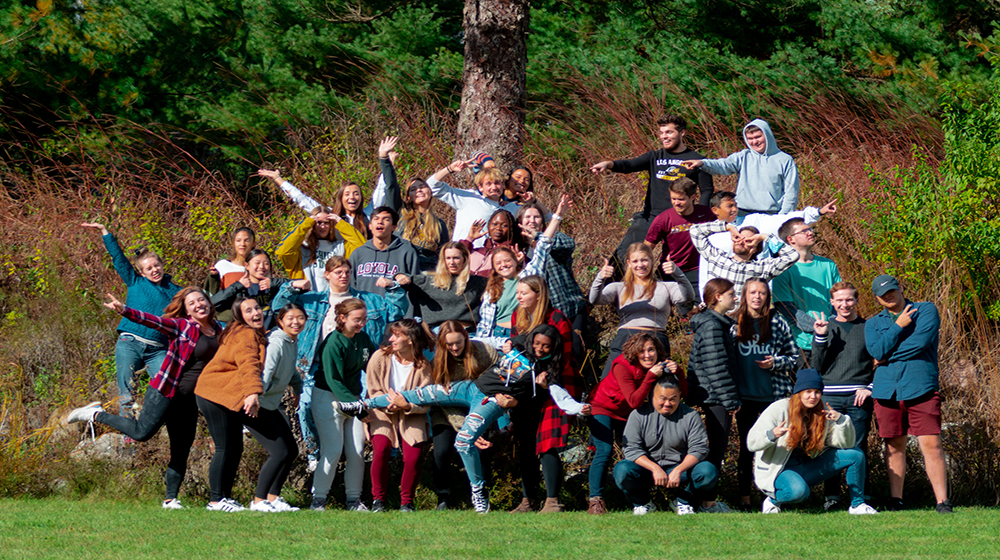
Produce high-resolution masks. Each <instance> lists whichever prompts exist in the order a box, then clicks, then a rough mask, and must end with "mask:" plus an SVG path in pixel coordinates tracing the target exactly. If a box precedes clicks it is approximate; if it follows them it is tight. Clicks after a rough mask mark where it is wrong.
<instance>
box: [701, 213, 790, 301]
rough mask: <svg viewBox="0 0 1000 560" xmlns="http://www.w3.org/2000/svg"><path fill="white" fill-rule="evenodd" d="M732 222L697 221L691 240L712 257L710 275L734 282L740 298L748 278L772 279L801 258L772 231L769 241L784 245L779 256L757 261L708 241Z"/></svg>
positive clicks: (702, 252) (709, 259)
mask: <svg viewBox="0 0 1000 560" xmlns="http://www.w3.org/2000/svg"><path fill="white" fill-rule="evenodd" d="M728 225H729V224H727V223H726V222H723V221H721V220H716V221H714V222H706V223H703V224H694V225H692V226H691V229H690V232H691V243H693V244H694V247H695V249H698V252H699V253H701V255H702V256H703V257H705V260H706V261H708V277H709V278H724V279H726V280H729V281H730V282H732V283H733V285H734V291H735V292H736V298H737V299H739V297H740V294H741V293H743V284H746V282H747V280H750V279H751V278H760V279H761V280H763V281H765V282H768V281H770V280H771V279H772V278H774V277H775V276H777V275H779V274H781V273H782V272H784V271H786V270H788V269H789V268H791V266H792V265H793V264H795V262H796V261H798V260H799V253H798V252H797V251H796V250H795V249H794V248H793V247H792V246H791V245H787V244H785V243H781V241H780V240H778V238H777V237H775V236H773V235H772V236H770V238H769V239H768V241H767V242H768V243H769V244H770V243H772V242H775V243H778V244H780V246H781V249H780V250H779V251H778V254H777V256H774V257H768V258H766V259H761V260H756V261H748V262H740V261H738V260H736V259H735V258H733V255H730V254H727V253H726V252H724V251H722V250H721V249H719V248H718V247H716V246H715V245H712V244H711V243H709V242H708V236H709V235H711V234H713V233H722V232H724V231H726V229H727V226H728Z"/></svg>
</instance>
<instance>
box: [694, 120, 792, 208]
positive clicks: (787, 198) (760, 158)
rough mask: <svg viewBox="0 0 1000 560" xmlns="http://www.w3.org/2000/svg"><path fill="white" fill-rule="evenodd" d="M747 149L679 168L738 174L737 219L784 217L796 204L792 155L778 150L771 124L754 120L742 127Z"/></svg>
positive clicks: (697, 160) (715, 173)
mask: <svg viewBox="0 0 1000 560" xmlns="http://www.w3.org/2000/svg"><path fill="white" fill-rule="evenodd" d="M743 141H744V142H745V143H746V145H747V147H746V149H743V150H740V151H738V152H736V153H733V154H730V155H729V157H726V158H722V159H692V160H691V161H685V162H683V163H682V164H681V165H683V166H684V167H686V168H688V169H699V168H700V169H701V170H702V171H704V172H705V173H709V174H711V175H732V174H733V173H739V174H740V178H739V181H738V182H737V183H736V205H737V206H739V207H740V216H745V215H747V214H786V213H788V212H792V211H793V210H795V208H796V207H798V205H799V169H798V167H796V165H795V160H794V159H792V156H790V155H788V154H786V153H785V152H782V151H781V150H779V149H778V144H777V142H775V141H774V134H773V133H771V125H769V124H768V123H767V121H765V120H763V119H754V120H752V121H750V122H749V123H747V125H746V126H744V127H743Z"/></svg>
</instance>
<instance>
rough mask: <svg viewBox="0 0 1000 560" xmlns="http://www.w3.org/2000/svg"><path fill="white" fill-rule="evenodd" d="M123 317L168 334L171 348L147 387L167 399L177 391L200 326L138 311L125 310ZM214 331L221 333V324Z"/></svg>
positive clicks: (190, 320) (195, 344)
mask: <svg viewBox="0 0 1000 560" xmlns="http://www.w3.org/2000/svg"><path fill="white" fill-rule="evenodd" d="M122 316H123V317H125V318H126V319H128V320H129V321H133V322H135V323H139V324H140V325H145V326H147V327H150V328H152V329H156V330H158V331H160V332H161V333H163V334H165V335H167V337H168V338H169V339H170V345H169V346H168V347H167V356H166V357H165V358H164V359H163V365H162V366H160V371H159V372H157V374H156V375H155V376H154V377H153V378H152V379H150V380H149V386H150V387H152V388H154V389H156V390H157V391H159V392H160V394H161V395H163V396H164V397H166V398H168V399H170V398H173V396H174V393H175V392H177V383H179V382H180V380H181V373H183V371H184V364H186V363H187V361H188V359H189V358H190V357H191V354H193V353H194V348H195V346H197V345H198V337H199V336H200V335H201V327H200V326H199V325H198V322H197V321H195V320H194V319H187V318H184V319H168V318H166V317H160V316H159V315H152V314H149V313H144V312H142V311H139V310H138V309H132V308H129V307H126V308H125V312H124V313H122ZM214 326H215V330H216V332H221V331H222V325H221V324H220V323H219V322H218V321H216V322H215V325H214Z"/></svg>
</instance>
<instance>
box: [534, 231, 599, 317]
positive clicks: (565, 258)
mask: <svg viewBox="0 0 1000 560" xmlns="http://www.w3.org/2000/svg"><path fill="white" fill-rule="evenodd" d="M539 238H541V234H535V239H539ZM574 250H576V241H574V240H573V238H572V237H570V236H569V235H566V234H565V233H563V232H561V231H560V232H557V233H556V235H555V237H554V238H553V239H552V249H551V257H550V258H549V260H548V263H547V264H546V265H545V283H546V284H548V286H549V299H551V300H552V307H554V308H556V309H558V310H559V311H562V312H563V315H566V317H569V318H570V319H572V318H573V317H576V316H577V315H579V314H580V313H582V312H583V310H584V309H585V308H586V307H587V300H585V299H584V298H583V291H581V290H580V285H579V284H577V283H576V278H574V277H573V251H574Z"/></svg>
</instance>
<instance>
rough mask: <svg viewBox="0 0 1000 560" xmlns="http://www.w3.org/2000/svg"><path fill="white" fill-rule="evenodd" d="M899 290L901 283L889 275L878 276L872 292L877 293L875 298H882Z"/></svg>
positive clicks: (874, 281) (873, 283) (873, 282)
mask: <svg viewBox="0 0 1000 560" xmlns="http://www.w3.org/2000/svg"><path fill="white" fill-rule="evenodd" d="M898 289H899V281H898V280H896V278H894V277H893V276H890V275H888V274H882V275H881V276H877V277H876V278H875V280H873V281H872V292H874V293H875V297H882V296H884V295H885V294H887V293H889V292H891V291H893V290H898Z"/></svg>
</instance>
